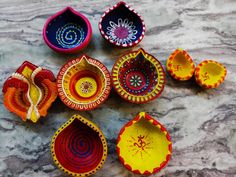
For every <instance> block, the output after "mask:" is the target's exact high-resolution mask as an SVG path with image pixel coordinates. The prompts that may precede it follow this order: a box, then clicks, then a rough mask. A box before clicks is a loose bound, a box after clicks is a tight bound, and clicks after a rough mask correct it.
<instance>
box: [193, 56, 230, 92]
mask: <svg viewBox="0 0 236 177" xmlns="http://www.w3.org/2000/svg"><path fill="white" fill-rule="evenodd" d="M226 74H227V70H226V67H225V66H223V65H222V64H221V63H219V62H216V61H213V60H205V61H203V62H201V63H200V64H199V65H198V66H197V67H196V70H195V79H196V81H197V83H198V84H199V85H200V86H201V87H203V88H207V89H209V88H216V87H218V86H219V85H220V84H221V83H222V82H223V81H224V80H225V77H226Z"/></svg>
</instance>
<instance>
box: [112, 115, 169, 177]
mask: <svg viewBox="0 0 236 177" xmlns="http://www.w3.org/2000/svg"><path fill="white" fill-rule="evenodd" d="M116 148H117V149H116V150H117V153H118V156H119V160H120V161H121V163H122V164H123V165H124V166H125V167H126V168H127V169H128V170H130V171H132V172H133V173H137V174H142V175H150V174H153V173H157V172H159V171H160V170H161V169H162V168H164V167H165V166H166V164H167V163H168V161H169V160H170V157H171V153H172V143H171V139H170V135H169V133H168V132H167V130H166V129H165V127H164V126H163V125H161V124H160V123H159V122H157V121H156V120H155V119H153V118H152V117H151V116H149V115H148V114H147V113H145V112H140V113H139V114H138V115H137V116H136V117H135V118H134V119H133V120H131V121H130V122H128V123H127V124H126V125H125V126H124V127H123V128H122V129H121V130H120V133H119V136H118V139H117V145H116Z"/></svg>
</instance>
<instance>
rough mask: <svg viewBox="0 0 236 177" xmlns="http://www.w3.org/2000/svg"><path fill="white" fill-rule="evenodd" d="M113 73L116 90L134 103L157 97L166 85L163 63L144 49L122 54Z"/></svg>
mask: <svg viewBox="0 0 236 177" xmlns="http://www.w3.org/2000/svg"><path fill="white" fill-rule="evenodd" d="M111 75H112V82H113V86H114V88H115V90H116V92H117V93H118V94H119V95H120V96H121V97H122V98H124V99H125V100H127V101H129V102H132V103H146V102H148V101H151V100H153V99H155V98H157V97H158V96H160V94H161V93H162V91H163V89H164V85H165V73H164V69H163V68H162V65H161V63H160V62H159V61H158V60H157V59H156V58H155V57H154V56H152V55H150V54H148V53H147V52H145V51H144V50H143V49H139V50H138V51H132V52H129V53H127V54H124V55H123V56H121V57H120V58H119V59H118V60H117V61H116V63H115V64H114V66H113V69H112V74H111Z"/></svg>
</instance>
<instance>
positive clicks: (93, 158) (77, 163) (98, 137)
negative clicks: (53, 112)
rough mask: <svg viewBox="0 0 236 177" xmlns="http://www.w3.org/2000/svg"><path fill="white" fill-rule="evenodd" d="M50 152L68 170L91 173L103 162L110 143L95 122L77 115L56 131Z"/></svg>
mask: <svg viewBox="0 0 236 177" xmlns="http://www.w3.org/2000/svg"><path fill="white" fill-rule="evenodd" d="M51 152H52V157H53V160H54V162H55V163H56V165H57V166H58V167H59V168H60V169H61V170H63V171H64V172H66V173H67V174H69V175H71V176H90V175H92V174H94V173H96V172H97V171H98V170H99V169H100V168H101V167H102V165H103V164H104V162H105V160H106V157H107V143H106V139H105V137H104V135H103V133H102V131H101V130H100V129H99V128H98V127H97V126H96V125H95V124H93V123H92V122H91V121H89V120H87V119H85V118H83V117H81V116H80V115H74V116H72V117H71V118H70V119H69V121H67V122H66V123H65V124H64V125H62V126H61V127H60V128H59V129H58V130H57V131H56V133H55V135H54V137H53V139H52V143H51Z"/></svg>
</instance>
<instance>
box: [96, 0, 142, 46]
mask: <svg viewBox="0 0 236 177" xmlns="http://www.w3.org/2000/svg"><path fill="white" fill-rule="evenodd" d="M99 30H100V33H101V35H102V36H103V37H104V39H106V40H107V41H109V42H110V43H111V44H114V45H115V46H118V47H132V46H135V45H137V44H138V43H139V42H140V41H141V40H142V39H143V37H144V32H145V24H144V21H143V19H142V17H141V16H140V15H139V14H138V13H137V12H136V11H135V10H134V9H133V8H131V7H130V6H129V5H127V4H126V3H125V2H122V1H121V2H119V3H118V4H116V5H115V6H113V7H111V8H110V9H109V10H107V11H106V12H105V13H104V14H103V15H102V18H101V20H100V21H99Z"/></svg>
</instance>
